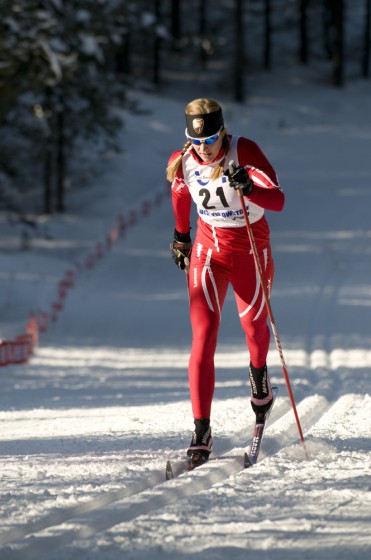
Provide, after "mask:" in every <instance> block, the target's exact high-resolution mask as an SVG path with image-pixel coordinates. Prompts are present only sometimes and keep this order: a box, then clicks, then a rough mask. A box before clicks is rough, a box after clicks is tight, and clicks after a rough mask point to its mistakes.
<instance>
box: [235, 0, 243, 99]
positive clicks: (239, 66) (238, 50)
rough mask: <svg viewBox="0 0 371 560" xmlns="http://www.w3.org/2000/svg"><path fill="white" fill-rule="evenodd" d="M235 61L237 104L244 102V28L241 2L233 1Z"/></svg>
mask: <svg viewBox="0 0 371 560" xmlns="http://www.w3.org/2000/svg"><path fill="white" fill-rule="evenodd" d="M235 37H236V42H235V60H234V98H235V100H236V101H238V102H242V101H243V100H244V80H243V77H244V74H245V68H244V58H245V57H244V40H243V38H244V26H243V0H235Z"/></svg>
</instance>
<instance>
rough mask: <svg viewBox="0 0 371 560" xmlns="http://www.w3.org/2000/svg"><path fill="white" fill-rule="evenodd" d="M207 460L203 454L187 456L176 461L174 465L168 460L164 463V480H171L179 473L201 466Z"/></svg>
mask: <svg viewBox="0 0 371 560" xmlns="http://www.w3.org/2000/svg"><path fill="white" fill-rule="evenodd" d="M208 460H209V458H208V457H205V456H204V455H197V456H194V457H191V458H187V459H185V460H184V461H181V462H179V463H176V464H175V465H173V464H172V462H171V461H170V460H168V461H167V463H166V472H165V475H166V480H171V479H172V478H175V477H177V476H179V475H181V474H184V473H187V472H191V471H194V470H195V469H196V468H197V467H201V465H204V464H205V463H207V462H208Z"/></svg>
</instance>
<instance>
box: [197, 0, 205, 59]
mask: <svg viewBox="0 0 371 560" xmlns="http://www.w3.org/2000/svg"><path fill="white" fill-rule="evenodd" d="M205 34H206V0H200V5H199V26H198V35H199V38H200V64H201V68H205V65H206V58H207V57H206V51H205V47H204V44H203V43H204V40H205Z"/></svg>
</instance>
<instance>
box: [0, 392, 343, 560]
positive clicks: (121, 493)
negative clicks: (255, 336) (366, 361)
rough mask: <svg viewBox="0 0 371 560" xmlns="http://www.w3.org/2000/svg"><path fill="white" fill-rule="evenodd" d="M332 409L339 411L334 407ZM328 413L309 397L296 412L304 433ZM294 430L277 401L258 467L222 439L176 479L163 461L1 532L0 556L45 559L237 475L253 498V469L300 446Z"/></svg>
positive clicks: (284, 402) (286, 407) (320, 401)
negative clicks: (126, 481)
mask: <svg viewBox="0 0 371 560" xmlns="http://www.w3.org/2000/svg"><path fill="white" fill-rule="evenodd" d="M333 406H334V407H335V408H336V405H333ZM329 408H331V407H330V405H329V403H328V402H327V401H326V399H324V398H321V397H318V396H314V397H308V398H307V399H304V401H302V402H301V403H300V405H299V407H298V409H299V413H300V417H301V420H302V424H303V426H304V427H305V430H306V433H309V432H310V431H311V429H313V428H315V426H316V424H317V419H318V417H322V415H323V414H324V413H325V412H326V411H328V410H329ZM296 431H297V428H296V424H295V420H294V416H293V414H292V411H291V409H290V408H289V402H288V398H281V399H280V398H277V402H276V404H275V408H274V411H273V412H272V415H271V419H270V422H269V426H268V427H267V428H266V433H265V437H264V443H263V447H262V450H261V454H260V460H259V463H258V464H257V465H255V466H254V467H251V468H250V469H244V468H243V452H244V448H243V447H240V448H236V447H235V448H232V449H229V450H226V448H227V447H228V445H230V442H228V441H227V440H224V442H223V446H222V448H220V449H219V454H218V455H217V456H213V460H211V461H210V462H209V463H207V464H205V465H203V466H202V467H200V468H198V469H196V471H193V472H192V473H188V474H184V475H180V476H179V477H177V478H175V479H173V480H169V481H165V462H164V461H163V464H162V465H161V467H160V468H157V469H154V470H152V471H149V472H148V473H146V476H145V477H144V478H143V479H142V480H140V481H139V482H137V483H133V484H130V485H128V486H126V487H124V488H122V489H120V490H116V491H113V492H105V493H102V494H100V495H97V496H96V497H95V498H94V499H92V500H88V501H86V502H84V503H82V504H81V505H77V506H75V507H70V508H64V509H60V510H57V511H53V512H52V513H50V514H48V515H46V516H44V517H41V518H40V519H38V520H37V521H30V522H29V523H27V524H25V525H21V526H18V527H15V528H13V529H10V530H8V531H3V532H2V533H1V534H0V546H1V548H0V557H1V559H2V560H24V559H25V558H27V559H31V558H43V557H44V556H45V555H47V554H48V552H49V551H50V550H54V551H55V550H57V549H58V548H59V547H63V546H66V545H68V544H71V543H72V542H74V541H79V540H83V539H86V538H88V537H91V536H92V535H96V534H98V533H100V532H102V531H105V530H107V529H110V528H112V527H114V526H115V525H118V524H121V523H124V522H127V521H132V520H133V519H135V518H138V517H140V516H142V515H145V514H148V513H149V512H155V511H158V510H163V509H164V508H166V506H168V505H171V504H174V503H179V502H180V501H181V500H186V499H187V498H194V496H196V495H198V494H200V493H202V492H203V491H206V490H208V489H209V488H211V487H213V486H214V485H217V484H218V483H223V481H226V480H227V479H228V478H229V477H231V476H233V475H238V474H239V473H240V474H241V476H244V477H245V478H246V480H245V483H246V489H247V491H248V494H249V499H253V496H254V488H253V486H252V484H251V483H250V481H249V478H250V477H251V471H252V469H254V470H256V469H258V468H259V465H260V463H262V462H263V461H264V458H265V457H268V456H270V457H273V456H274V455H275V454H277V453H279V452H280V451H282V450H283V449H284V448H285V447H287V446H290V444H295V442H296V446H297V447H301V444H300V443H298V438H297V434H296ZM246 441H248V438H247V440H246ZM219 447H220V446H219ZM310 448H311V445H310V443H309V449H310ZM312 451H313V456H312V457H311V458H312V459H313V460H314V459H315V453H316V450H315V448H314V449H313V450H312ZM296 453H298V454H300V453H304V452H303V449H302V448H301V450H300V451H299V450H298V449H297V451H296ZM303 460H304V459H303ZM175 466H176V463H175ZM46 557H47V556H46Z"/></svg>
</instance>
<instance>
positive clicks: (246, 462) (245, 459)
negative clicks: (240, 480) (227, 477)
mask: <svg viewBox="0 0 371 560" xmlns="http://www.w3.org/2000/svg"><path fill="white" fill-rule="evenodd" d="M243 466H244V468H245V469H248V468H249V467H252V463H251V461H250V457H249V455H248V453H247V452H246V453H245V455H244V457H243Z"/></svg>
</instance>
